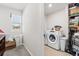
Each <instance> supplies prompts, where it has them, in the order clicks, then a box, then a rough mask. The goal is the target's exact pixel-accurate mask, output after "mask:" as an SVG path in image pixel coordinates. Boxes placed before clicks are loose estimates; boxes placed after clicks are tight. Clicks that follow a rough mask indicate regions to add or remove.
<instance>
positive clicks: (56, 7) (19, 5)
mask: <svg viewBox="0 0 79 59" xmlns="http://www.w3.org/2000/svg"><path fill="white" fill-rule="evenodd" d="M51 4H52V7H49V3H45V4H44V10H45V15H49V14H51V13H54V12H56V11H58V10H61V9H64V7H65V6H66V5H67V4H66V3H51ZM0 5H2V6H6V7H9V8H13V9H17V10H20V11H23V10H24V8H25V7H26V6H27V3H0Z"/></svg>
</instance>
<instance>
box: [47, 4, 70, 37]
mask: <svg viewBox="0 0 79 59" xmlns="http://www.w3.org/2000/svg"><path fill="white" fill-rule="evenodd" d="M55 25H60V26H62V27H63V31H64V33H65V34H66V36H67V37H68V5H67V6H66V7H65V8H64V9H62V10H60V11H58V12H55V13H53V14H50V15H48V16H47V30H50V29H51V28H52V27H54V26H55Z"/></svg>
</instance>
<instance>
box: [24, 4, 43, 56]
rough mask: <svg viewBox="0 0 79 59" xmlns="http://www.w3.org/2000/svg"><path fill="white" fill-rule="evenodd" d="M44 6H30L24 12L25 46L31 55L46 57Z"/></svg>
mask: <svg viewBox="0 0 79 59" xmlns="http://www.w3.org/2000/svg"><path fill="white" fill-rule="evenodd" d="M43 22H44V9H43V4H35V3H34V4H28V5H27V7H26V8H25V10H24V12H23V34H24V46H25V47H26V48H28V49H29V51H30V52H31V55H39V56H40V55H44V51H43V50H44V40H43V31H44V30H43V29H44V26H43V25H44V24H43Z"/></svg>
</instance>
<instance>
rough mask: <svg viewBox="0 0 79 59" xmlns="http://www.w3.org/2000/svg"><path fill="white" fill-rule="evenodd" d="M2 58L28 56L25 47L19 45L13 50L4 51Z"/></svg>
mask: <svg viewBox="0 0 79 59" xmlns="http://www.w3.org/2000/svg"><path fill="white" fill-rule="evenodd" d="M4 56H30V54H29V53H28V51H27V50H26V49H25V47H24V46H23V45H21V46H18V47H16V48H14V49H11V50H7V51H5V53H4Z"/></svg>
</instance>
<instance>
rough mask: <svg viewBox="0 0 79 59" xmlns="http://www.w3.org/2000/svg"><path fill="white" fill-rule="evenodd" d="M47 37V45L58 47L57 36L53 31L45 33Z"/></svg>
mask: <svg viewBox="0 0 79 59" xmlns="http://www.w3.org/2000/svg"><path fill="white" fill-rule="evenodd" d="M47 39H48V43H47V44H48V46H50V47H52V48H54V49H57V50H59V49H60V44H59V38H58V36H57V35H56V33H55V32H49V33H48V35H47Z"/></svg>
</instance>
